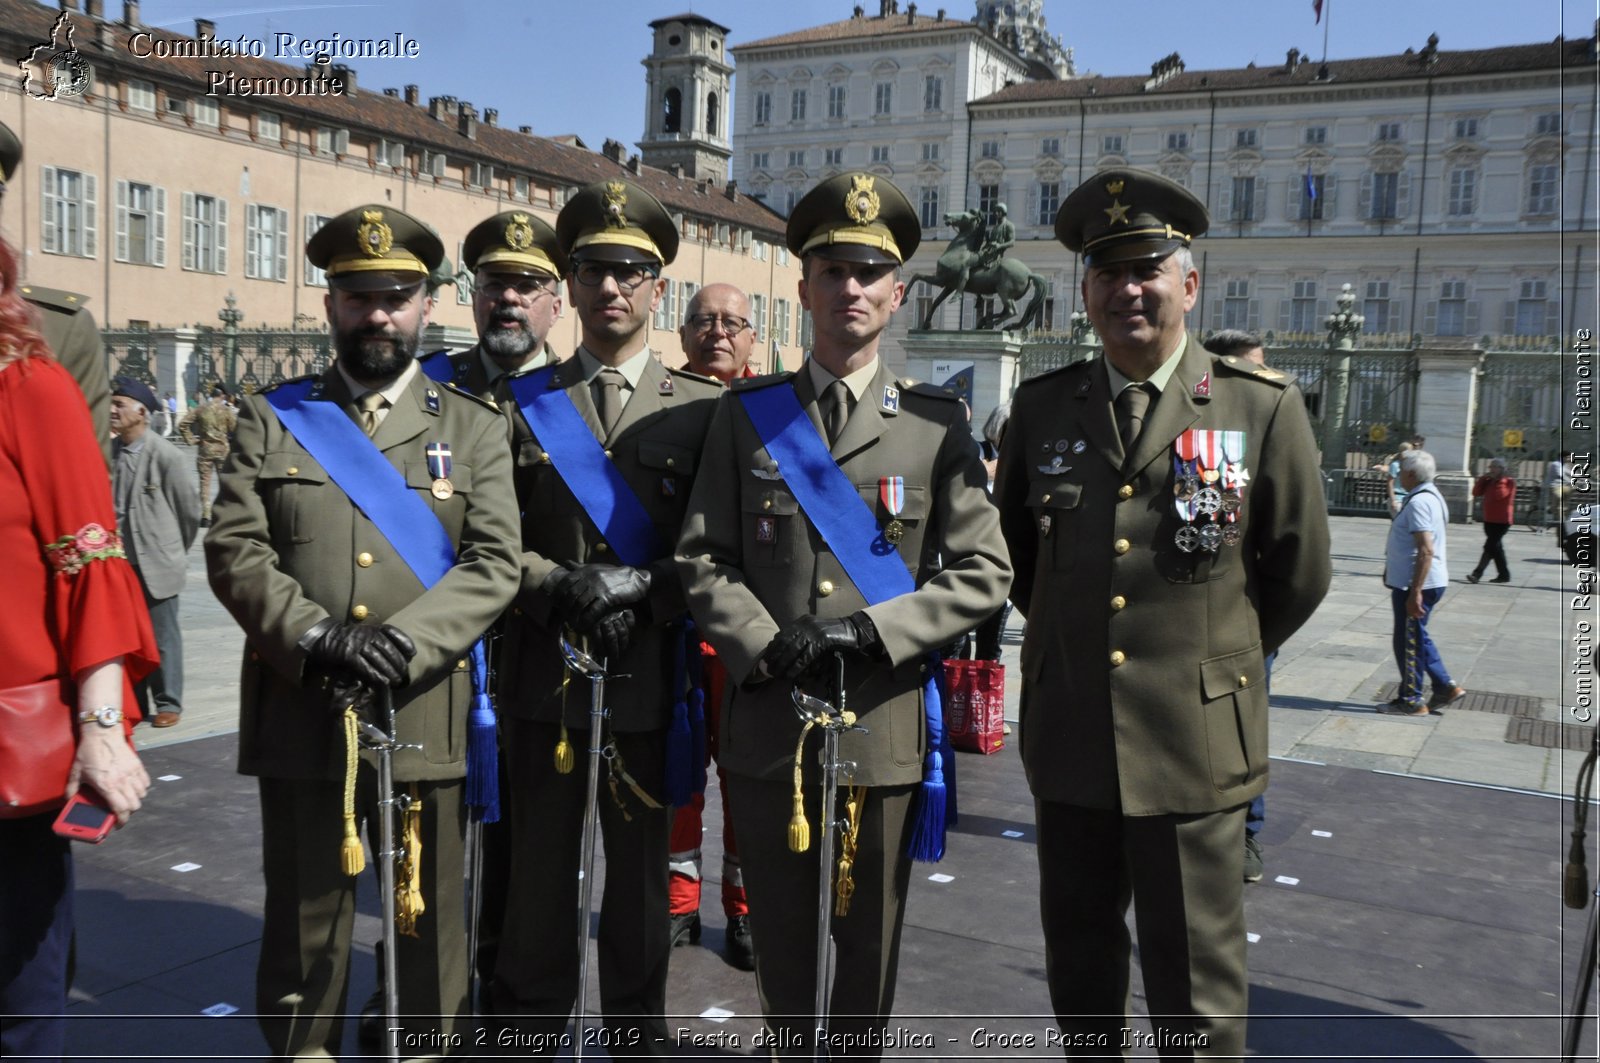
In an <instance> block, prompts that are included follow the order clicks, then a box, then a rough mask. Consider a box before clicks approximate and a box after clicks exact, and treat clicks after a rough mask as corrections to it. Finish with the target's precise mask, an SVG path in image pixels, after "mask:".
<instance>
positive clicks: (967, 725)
mask: <svg viewBox="0 0 1600 1063" xmlns="http://www.w3.org/2000/svg"><path fill="white" fill-rule="evenodd" d="M944 674H945V682H946V684H947V686H948V687H949V690H950V700H949V704H947V705H946V706H945V709H944V725H945V726H946V727H947V728H949V729H950V744H951V745H953V746H955V748H957V749H965V750H967V751H968V752H972V753H985V754H987V753H998V752H999V751H1000V750H1001V748H1003V747H1004V746H1005V725H1006V666H1005V665H1003V664H999V663H997V662H995V661H960V660H956V661H946V662H944Z"/></svg>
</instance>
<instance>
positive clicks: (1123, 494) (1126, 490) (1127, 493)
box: [1117, 484, 1133, 498]
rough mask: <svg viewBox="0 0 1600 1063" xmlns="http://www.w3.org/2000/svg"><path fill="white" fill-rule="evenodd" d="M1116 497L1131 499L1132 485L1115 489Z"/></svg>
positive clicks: (1124, 485)
mask: <svg viewBox="0 0 1600 1063" xmlns="http://www.w3.org/2000/svg"><path fill="white" fill-rule="evenodd" d="M1117 497H1118V498H1132V497H1133V485H1132V484H1123V485H1122V486H1121V487H1119V488H1117Z"/></svg>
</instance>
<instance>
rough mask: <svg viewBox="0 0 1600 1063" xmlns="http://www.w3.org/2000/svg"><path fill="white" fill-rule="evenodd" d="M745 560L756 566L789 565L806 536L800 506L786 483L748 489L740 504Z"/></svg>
mask: <svg viewBox="0 0 1600 1063" xmlns="http://www.w3.org/2000/svg"><path fill="white" fill-rule="evenodd" d="M740 509H741V510H742V513H741V515H740V520H741V523H742V524H743V529H742V530H743V534H744V556H745V560H746V561H748V562H749V563H750V564H752V565H788V564H791V563H793V562H794V561H795V559H796V558H797V556H798V554H799V551H798V550H797V546H798V543H799V541H800V540H802V539H804V537H805V534H806V519H805V516H804V515H803V514H802V513H801V512H800V503H799V502H798V501H797V500H796V499H795V497H794V495H792V494H790V493H789V490H788V488H787V487H785V486H784V485H782V484H773V483H763V484H762V485H761V486H760V487H758V488H755V489H747V490H746V491H745V492H744V496H743V499H742V500H741V503H740Z"/></svg>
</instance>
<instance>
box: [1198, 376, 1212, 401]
mask: <svg viewBox="0 0 1600 1063" xmlns="http://www.w3.org/2000/svg"><path fill="white" fill-rule="evenodd" d="M1194 397H1195V398H1197V399H1209V398H1210V397H1211V371H1210V370H1207V371H1206V373H1205V375H1204V376H1202V377H1201V378H1200V379H1199V380H1197V381H1195V383H1194Z"/></svg>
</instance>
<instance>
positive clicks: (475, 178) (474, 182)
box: [467, 162, 494, 188]
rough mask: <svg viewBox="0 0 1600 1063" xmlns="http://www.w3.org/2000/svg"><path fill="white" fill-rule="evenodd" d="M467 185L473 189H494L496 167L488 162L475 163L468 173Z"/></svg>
mask: <svg viewBox="0 0 1600 1063" xmlns="http://www.w3.org/2000/svg"><path fill="white" fill-rule="evenodd" d="M467 183H468V184H469V185H470V186H471V187H473V188H493V187H494V167H493V166H490V165H489V164H488V163H486V162H475V163H473V164H472V168H471V169H470V170H469V171H468V172H467Z"/></svg>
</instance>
